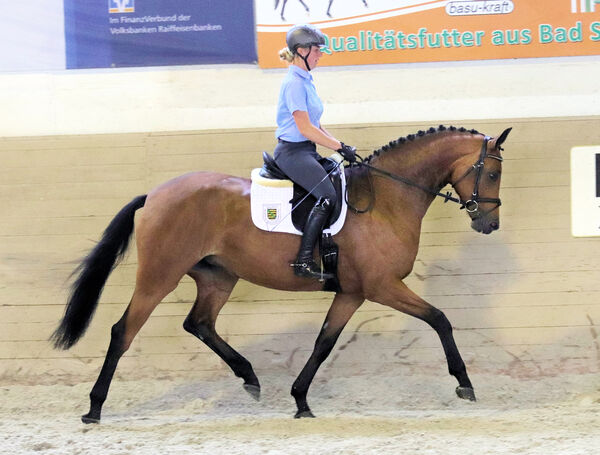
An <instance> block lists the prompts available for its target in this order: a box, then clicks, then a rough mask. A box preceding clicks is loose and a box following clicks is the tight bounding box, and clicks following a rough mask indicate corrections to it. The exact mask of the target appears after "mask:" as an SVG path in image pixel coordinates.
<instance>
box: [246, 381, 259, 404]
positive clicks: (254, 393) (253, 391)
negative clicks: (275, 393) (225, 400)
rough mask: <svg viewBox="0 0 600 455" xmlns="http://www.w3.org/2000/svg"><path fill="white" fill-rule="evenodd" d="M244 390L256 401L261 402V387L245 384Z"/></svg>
mask: <svg viewBox="0 0 600 455" xmlns="http://www.w3.org/2000/svg"><path fill="white" fill-rule="evenodd" d="M244 390H245V391H246V392H248V393H249V394H250V396H251V397H252V398H254V399H255V400H256V401H260V387H259V386H257V385H254V384H244Z"/></svg>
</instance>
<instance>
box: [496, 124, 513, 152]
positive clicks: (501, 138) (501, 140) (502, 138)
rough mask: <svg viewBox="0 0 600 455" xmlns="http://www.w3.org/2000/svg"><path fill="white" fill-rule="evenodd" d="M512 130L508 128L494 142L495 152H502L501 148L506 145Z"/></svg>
mask: <svg viewBox="0 0 600 455" xmlns="http://www.w3.org/2000/svg"><path fill="white" fill-rule="evenodd" d="M511 130H512V127H511V128H506V129H505V130H504V131H503V132H502V134H501V135H500V136H498V137H497V138H496V139H495V140H494V150H502V148H501V147H500V146H501V145H502V144H504V141H505V140H506V138H507V137H508V133H510V131H511Z"/></svg>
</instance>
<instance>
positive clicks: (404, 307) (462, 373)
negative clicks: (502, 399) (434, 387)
mask: <svg viewBox="0 0 600 455" xmlns="http://www.w3.org/2000/svg"><path fill="white" fill-rule="evenodd" d="M376 301H377V302H379V303H381V304H384V305H387V306H389V307H392V308H394V309H396V310H399V311H402V312H403V313H406V314H410V315H411V316H414V317H416V318H418V319H421V320H422V321H425V322H426V323H427V324H429V325H430V326H431V327H432V328H433V329H434V330H435V331H436V333H437V334H438V336H439V337H440V341H441V342H442V346H443V348H444V353H445V354H446V361H447V362H448V371H449V373H450V374H451V375H452V376H454V377H455V378H456V379H457V380H458V387H457V388H456V394H457V395H458V396H459V397H460V398H462V399H465V400H470V401H476V400H475V392H474V391H473V385H472V384H471V380H470V379H469V376H468V375H467V369H466V367H465V363H464V362H463V359H462V357H461V356H460V353H459V352H458V348H457V347H456V342H455V341H454V336H453V335H452V325H451V324H450V322H449V321H448V318H447V317H446V315H445V314H444V313H443V312H442V311H440V310H438V309H437V308H435V307H434V306H432V305H430V304H429V303H427V302H426V301H425V300H423V299H422V298H421V297H419V296H418V295H416V294H415V293H414V292H412V291H411V290H410V289H409V288H408V287H406V285H405V284H404V283H401V284H400V287H399V288H396V289H395V290H394V292H392V295H390V296H387V298H384V299H378V300H376Z"/></svg>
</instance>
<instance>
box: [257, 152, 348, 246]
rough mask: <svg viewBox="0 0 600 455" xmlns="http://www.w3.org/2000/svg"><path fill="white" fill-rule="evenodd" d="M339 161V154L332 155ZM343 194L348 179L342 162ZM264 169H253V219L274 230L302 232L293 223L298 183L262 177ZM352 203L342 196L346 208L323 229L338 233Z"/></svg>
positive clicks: (261, 227)
mask: <svg viewBox="0 0 600 455" xmlns="http://www.w3.org/2000/svg"><path fill="white" fill-rule="evenodd" d="M330 158H332V159H334V160H335V161H337V162H340V161H341V160H342V157H341V156H340V155H339V154H333V155H331V157H330ZM340 171H341V180H342V194H344V192H345V190H346V178H345V176H344V166H343V164H340ZM259 173H260V169H253V170H252V174H251V178H252V186H251V187H250V207H251V208H250V210H251V212H252V221H253V222H254V224H255V225H256V227H257V228H259V229H262V230H265V231H270V232H286V233H288V234H298V235H302V232H301V231H299V230H298V229H296V228H295V227H294V223H292V203H291V200H292V198H293V197H294V183H293V182H292V181H291V180H274V179H268V178H265V177H262V176H261V175H260V174H259ZM347 211H348V206H347V204H346V201H345V200H344V198H343V197H342V209H341V210H340V216H339V217H338V219H337V220H336V221H335V223H333V224H332V225H331V227H330V228H328V229H324V230H323V232H324V233H327V234H331V235H335V234H337V233H338V232H340V230H341V229H342V227H343V226H344V221H345V220H346V213H347Z"/></svg>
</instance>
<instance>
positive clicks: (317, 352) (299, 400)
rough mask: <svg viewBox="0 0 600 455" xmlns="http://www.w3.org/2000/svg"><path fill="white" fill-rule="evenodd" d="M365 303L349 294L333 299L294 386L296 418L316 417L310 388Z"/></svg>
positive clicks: (358, 297)
mask: <svg viewBox="0 0 600 455" xmlns="http://www.w3.org/2000/svg"><path fill="white" fill-rule="evenodd" d="M363 301H364V298H363V297H362V296H354V295H348V294H336V296H335V298H334V299H333V303H332V304H331V308H330V309H329V312H328V313H327V316H326V317H325V322H324V323H323V327H322V328H321V332H320V333H319V336H318V337H317V341H316V342H315V347H314V350H313V352H312V354H311V355H310V357H309V359H308V361H307V362H306V365H305V366H304V368H303V369H302V371H301V372H300V374H299V375H298V378H297V379H296V381H295V382H294V385H293V386H292V396H293V397H294V399H295V400H296V406H297V407H298V411H297V412H296V415H295V418H301V417H314V415H313V413H312V412H311V410H310V408H309V407H308V403H307V401H306V395H307V394H308V388H309V387H310V384H311V382H312V380H313V378H314V377H315V374H316V373H317V370H318V369H319V367H320V366H321V364H322V363H323V362H324V361H325V359H326V358H327V356H328V355H329V354H330V353H331V350H332V349H333V346H334V345H335V343H336V341H337V339H338V337H339V336H340V333H342V330H343V329H344V327H345V326H346V324H347V323H348V321H349V320H350V318H351V317H352V315H353V314H354V312H355V311H356V310H357V309H358V307H360V306H361V305H362V303H363Z"/></svg>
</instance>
